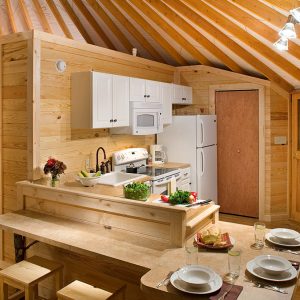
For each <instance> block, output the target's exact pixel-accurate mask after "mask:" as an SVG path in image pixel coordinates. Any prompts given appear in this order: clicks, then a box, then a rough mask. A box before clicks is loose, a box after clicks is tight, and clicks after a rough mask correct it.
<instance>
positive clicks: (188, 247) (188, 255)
mask: <svg viewBox="0 0 300 300" xmlns="http://www.w3.org/2000/svg"><path fill="white" fill-rule="evenodd" d="M185 264H186V265H197V264H198V247H197V246H196V247H195V246H194V243H193V241H188V242H186V244H185Z"/></svg>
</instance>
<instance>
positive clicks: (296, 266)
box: [289, 260, 300, 271]
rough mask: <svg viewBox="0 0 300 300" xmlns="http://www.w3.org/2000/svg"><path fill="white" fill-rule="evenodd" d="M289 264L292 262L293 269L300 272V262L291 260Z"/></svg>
mask: <svg viewBox="0 0 300 300" xmlns="http://www.w3.org/2000/svg"><path fill="white" fill-rule="evenodd" d="M289 262H291V263H292V264H293V267H294V268H295V269H296V270H297V271H298V270H299V265H300V262H299V261H295V260H289Z"/></svg>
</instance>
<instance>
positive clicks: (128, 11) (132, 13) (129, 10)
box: [114, 0, 188, 65]
mask: <svg viewBox="0 0 300 300" xmlns="http://www.w3.org/2000/svg"><path fill="white" fill-rule="evenodd" d="M114 1H115V3H117V5H118V6H119V7H121V8H122V9H123V10H124V11H125V12H126V14H128V16H129V17H131V18H132V19H134V20H135V21H136V22H137V24H139V26H141V27H142V28H143V29H144V30H145V31H146V32H147V33H148V34H149V35H150V36H151V37H152V38H153V39H154V40H155V41H156V42H157V43H158V44H159V45H160V46H161V47H162V48H164V50H165V51H166V52H167V53H168V54H169V55H170V56H171V57H172V58H173V59H174V60H175V61H176V62H177V63H178V64H180V65H187V64H188V62H187V61H186V60H185V59H184V58H183V57H182V56H181V55H180V54H179V53H178V52H177V51H176V49H175V48H174V47H173V46H172V45H171V44H170V43H169V42H168V41H167V40H166V39H165V38H163V37H162V36H161V35H160V33H159V32H158V31H156V30H155V29H154V28H153V27H152V26H151V24H149V23H148V22H147V21H146V19H144V18H143V17H141V16H140V15H139V13H138V12H137V11H136V10H135V9H134V8H133V7H132V6H131V5H129V4H128V3H127V2H126V1H124V0H114Z"/></svg>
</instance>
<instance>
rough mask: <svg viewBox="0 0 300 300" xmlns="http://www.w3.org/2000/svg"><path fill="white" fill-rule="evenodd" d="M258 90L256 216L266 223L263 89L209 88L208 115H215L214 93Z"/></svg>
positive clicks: (238, 85)
mask: <svg viewBox="0 0 300 300" xmlns="http://www.w3.org/2000/svg"><path fill="white" fill-rule="evenodd" d="M247 90H258V111H259V117H258V127H259V129H258V130H259V133H258V136H259V137H258V145H259V146H258V155H259V162H258V169H259V170H258V194H259V195H258V205H259V211H258V216H259V219H260V220H265V221H268V220H269V217H268V216H266V213H265V93H266V91H265V87H264V86H261V85H259V84H252V83H233V84H220V85H210V86H209V113H210V114H215V113H216V92H223V91H247Z"/></svg>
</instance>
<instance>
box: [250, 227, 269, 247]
mask: <svg viewBox="0 0 300 300" xmlns="http://www.w3.org/2000/svg"><path fill="white" fill-rule="evenodd" d="M265 231H266V224H264V223H262V222H256V223H254V237H255V243H254V244H253V245H251V248H253V249H257V250H259V249H262V248H263V247H264V244H265Z"/></svg>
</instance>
